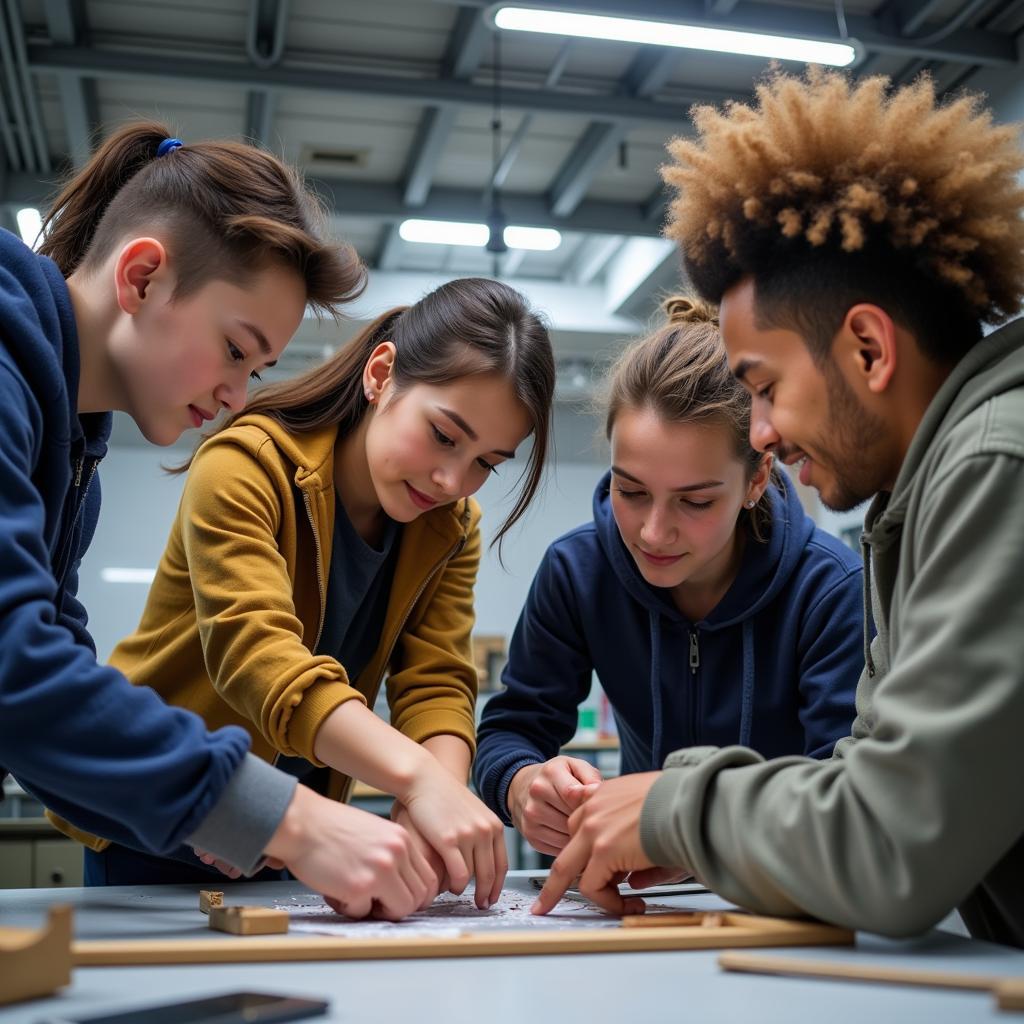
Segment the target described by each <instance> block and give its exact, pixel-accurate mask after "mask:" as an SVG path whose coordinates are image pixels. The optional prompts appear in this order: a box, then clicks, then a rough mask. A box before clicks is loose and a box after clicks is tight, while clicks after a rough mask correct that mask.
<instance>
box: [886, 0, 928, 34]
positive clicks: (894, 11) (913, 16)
mask: <svg viewBox="0 0 1024 1024" xmlns="http://www.w3.org/2000/svg"><path fill="white" fill-rule="evenodd" d="M944 5H945V0H889V2H888V3H887V4H885V6H884V7H883V8H882V10H881V11H880V12H879V15H878V17H879V20H881V21H882V22H883V23H884V22H885V21H886V20H887V19H891V21H892V24H893V25H894V26H895V28H896V30H897V31H898V32H899V33H900V34H901V35H904V36H912V35H914V34H915V33H916V32H920V31H921V29H922V28H923V27H924V24H925V22H926V21H927V20H928V19H929V18H930V17H931V16H932V15H933V14H935V13H936V12H937V11H939V10H940V9H941V8H942V7H943V6H944Z"/></svg>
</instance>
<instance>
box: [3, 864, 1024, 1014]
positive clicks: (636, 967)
mask: <svg viewBox="0 0 1024 1024" xmlns="http://www.w3.org/2000/svg"><path fill="white" fill-rule="evenodd" d="M533 874H535V872H513V873H510V875H509V878H508V881H507V882H506V888H522V889H523V890H524V891H529V892H531V893H532V892H534V891H535V890H533V889H532V888H531V887H530V885H529V876H530V875H533ZM198 888H199V887H198V886H194V885H192V886H187V885H182V886H124V887H117V888H107V889H100V888H96V889H13V890H5V891H0V923H2V924H4V925H9V926H33V927H39V926H41V925H42V923H43V921H44V918H45V914H46V909H47V907H48V906H50V905H52V904H56V903H67V904H71V905H72V906H74V907H75V932H76V935H77V937H79V938H83V939H99V938H127V937H138V938H156V937H163V938H197V937H202V936H208V935H209V932H208V931H207V929H206V927H205V920H204V919H203V918H202V917H201V916H200V915H199V914H198V912H197V896H196V893H197V890H198ZM218 888H223V889H224V890H225V892H226V893H227V896H228V900H229V901H230V902H232V903H235V902H241V901H242V900H244V902H246V903H263V904H267V905H271V904H273V902H274V900H275V899H280V898H281V897H285V898H287V897H289V896H292V895H297V894H299V893H304V892H306V890H305V889H304V887H303V886H301V885H300V884H299V883H295V882H268V883H258V884H256V883H249V884H244V885H243V884H237V883H230V882H225V883H224V884H223V885H222V886H218ZM659 902H663V903H664V902H670V903H675V904H677V905H678V906H680V907H681V908H686V909H712V908H716V907H719V906H721V905H722V904H721V902H720V901H719V900H717V898H716V897H713V896H697V897H692V896H691V897H678V898H673V899H669V900H660V901H659ZM761 952H764V953H766V954H768V955H779V956H799V957H802V958H818V959H824V960H829V961H849V960H855V961H856V962H865V963H867V962H870V963H876V964H877V963H884V964H885V965H888V966H901V967H914V968H919V969H927V970H936V971H948V972H962V973H972V974H992V975H1006V976H1016V977H1024V953H1021V952H1018V951H1015V950H1012V949H1007V948H1004V947H1000V946H995V945H990V944H987V943H983V942H975V941H972V940H969V939H966V938H962V937H960V936H957V935H953V934H950V933H947V932H941V931H933V932H931V933H929V934H928V935H926V936H924V937H922V938H921V939H918V940H915V941H901V942H894V941H890V940H886V939H881V938H878V937H877V936H870V935H864V934H859V935H858V936H857V947H856V949H851V948H844V947H828V948H824V947H818V948H791V949H779V950H762V951H761ZM717 956H718V952H717V951H714V950H708V951H693V952H670V953H662V952H653V953H652V952H647V953H602V954H584V955H573V956H529V957H484V958H453V959H420V960H389V961H335V962H319V963H281V964H259V963H255V964H211V965H205V966H195V965H190V966H157V967H80V968H76V969H75V971H74V974H73V979H72V984H71V985H70V986H68V987H67V988H65V989H64V990H63V991H62V992H61V993H59V994H58V995H57V996H55V997H52V998H49V999H39V1000H33V1001H31V1002H27V1003H20V1004H15V1005H12V1006H7V1007H0V1024H30V1022H31V1024H37V1022H41V1021H45V1020H46V1019H47V1018H48V1017H53V1016H64V1017H66V1016H88V1015H92V1014H101V1013H113V1012H119V1011H122V1010H128V1009H134V1008H137V1007H141V1006H145V1005H147V1004H156V1003H160V1002H167V1001H174V1000H182V999H189V998H198V997H200V996H205V995H214V994H219V993H223V992H228V991H233V990H243V989H248V990H254V991H269V992H275V993H282V994H289V995H301V996H309V997H315V998H320V999H326V1000H329V1001H330V1003H331V1011H330V1013H329V1015H328V1016H327V1017H321V1018H313V1019H314V1020H316V1019H319V1020H324V1021H337V1022H342V1021H347V1022H350V1024H372V1022H377V1021H379V1022H389V1024H390V1022H396V1021H402V1022H409V1024H412V1022H415V1024H435V1022H436V1024H456V1022H463V1021H465V1022H473V1024H480V1022H486V1024H547V1022H549V1021H557V1022H568V1021H581V1022H599V1021H609V1022H615V1024H630V1022H643V1024H658V1022H662V1021H664V1022H669V1021H671V1022H674V1024H678V1022H694V1024H698V1022H699V1024H719V1022H721V1024H748V1022H749V1024H754V1022H771V1024H794V1022H799V1021H814V1022H826V1024H844V1022H847V1021H849V1022H851V1024H854V1022H856V1024H883V1022H887V1021H899V1022H901V1024H902V1022H917V1021H922V1022H925V1021H927V1022H929V1024H944V1022H949V1024H970V1022H973V1021H1004V1022H1007V1024H1010V1022H1012V1021H1014V1020H1015V1019H1020V1020H1021V1021H1022V1022H1024V1014H1010V1013H1003V1012H1000V1011H998V1010H997V1009H996V1008H995V1004H994V1000H993V998H992V997H991V996H990V995H988V994H986V993H980V992H958V991H950V990H941V989H928V988H912V987H908V986H896V985H882V984H875V983H864V982H840V981H831V980H810V979H807V980H805V979H793V978H783V977H773V976H766V975H752V974H734V973H727V972H724V971H722V970H720V969H719V968H718V966H717V964H716V958H717Z"/></svg>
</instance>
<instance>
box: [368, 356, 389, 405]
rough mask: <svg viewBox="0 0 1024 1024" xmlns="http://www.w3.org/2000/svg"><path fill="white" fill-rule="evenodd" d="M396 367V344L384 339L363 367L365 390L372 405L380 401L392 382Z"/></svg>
mask: <svg viewBox="0 0 1024 1024" xmlns="http://www.w3.org/2000/svg"><path fill="white" fill-rule="evenodd" d="M394 367H395V344H394V342H392V341H382V342H381V343H380V344H379V345H378V346H377V347H376V348H375V349H374V350H373V351H372V352H371V353H370V358H369V359H367V360H366V365H365V366H364V367H363V391H364V392H365V393H366V400H367V401H368V402H369V403H370V405H376V404H377V403H379V402H380V400H381V398H382V397H383V396H384V393H385V392H386V391H387V389H388V386H389V385H390V383H391V374H392V371H393V370H394Z"/></svg>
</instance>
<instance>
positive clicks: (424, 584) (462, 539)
mask: <svg viewBox="0 0 1024 1024" xmlns="http://www.w3.org/2000/svg"><path fill="white" fill-rule="evenodd" d="M465 546H466V538H465V537H460V538H459V539H458V540H457V541H456V542H455V545H454V546H453V547H452V548H450V549H449V550H448V552H447V554H445V555H444V556H443V557H442V558H441V559H440V560H438V561H437V562H435V563H434V566H433V568H432V569H431V570H430V572H429V573H427V575H426V576H425V577H424V579H423V582H422V583H420V585H419V587H418V588H417V590H416V593H415V594H414V595H413V598H412V600H411V601H410V602H409V603H408V605H406V608H405V611H404V612H403V613H402V617H401V619H399V621H398V629H396V630H395V632H394V635H393V636H392V638H391V645H390V646H389V647H388V654H387V657H386V658H385V659H384V668H383V669H381V673H380V675H379V676H377V679H376V681H375V682H374V684H373V696H374V700H376V698H377V691H378V690H379V689H380V681H381V680H382V679H383V678H384V672H385V671H386V669H387V665H388V662H390V661H391V654H392V652H393V651H394V649H395V644H397V643H398V638H399V636H401V633H402V630H403V629H404V628H405V624H406V622H407V621H408V619H409V616H410V615H411V614H412V610H413V608H415V607H416V602H417V601H418V600H419V599H420V597H422V596H423V591H424V590H426V589H427V586H428V585H429V583H430V581H431V580H432V579H433V578H434V576H435V575H436V574H437V571H438V570H439V569H440V568H441V566H443V565H445V564H446V563H447V562H449V561H451V560H452V559H453V558H454V557H455V556H456V555H457V554H458V553H459V552H460V551H461V550H462V549H463V548H464V547H465Z"/></svg>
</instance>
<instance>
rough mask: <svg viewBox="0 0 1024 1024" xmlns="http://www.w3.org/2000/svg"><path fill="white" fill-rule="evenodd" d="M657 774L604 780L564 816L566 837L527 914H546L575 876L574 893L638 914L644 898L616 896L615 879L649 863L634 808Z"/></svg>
mask: <svg viewBox="0 0 1024 1024" xmlns="http://www.w3.org/2000/svg"><path fill="white" fill-rule="evenodd" d="M658 777H659V773H658V772H643V773H640V774H637V775H623V776H622V777H621V778H618V779H609V780H608V781H607V782H603V783H602V784H601V785H600V786H599V787H598V788H597V790H596V791H595V792H594V793H593V794H592V795H591V796H590V797H588V799H587V800H586V801H584V803H583V804H582V805H581V806H580V807H579V808H578V809H577V810H575V811H574V812H573V813H572V814H571V815H570V817H569V833H570V836H571V838H570V840H569V843H568V845H567V846H566V847H565V849H564V850H562V852H561V853H560V854H559V855H558V858H557V859H556V860H555V863H554V864H553V865H552V867H551V874H550V876H549V877H548V880H547V882H546V883H545V885H544V888H543V889H542V890H541V892H540V895H539V896H538V897H537V901H536V902H535V903H534V905H533V907H532V912H533V913H535V914H546V913H548V911H550V910H551V909H552V908H553V907H554V906H555V904H556V903H558V901H559V900H560V899H561V898H562V896H563V895H564V894H565V891H566V889H568V888H569V886H570V885H571V884H572V883H573V880H574V879H575V878H576V876H577V875H579V890H580V892H581V893H582V894H583V895H584V896H586V897H587V898H588V899H590V900H593V901H594V902H595V903H596V904H597V905H598V906H600V907H601V908H603V909H604V910H607V911H608V912H609V913H611V914H620V915H621V914H642V913H643V912H644V910H645V905H644V901H643V900H642V899H640V897H638V896H626V897H623V896H620V895H619V888H618V883H619V881H620V880H621V879H622V878H623V876H624V875H626V874H628V873H629V872H632V871H643V870H645V869H651V868H654V867H655V865H654V863H653V862H652V861H651V860H649V859H648V857H647V855H646V854H645V853H644V851H643V847H642V846H641V845H640V812H641V809H642V808H643V804H644V800H645V799H646V798H647V794H648V792H649V791H650V789H651V786H653V785H654V783H655V781H656V780H657V779H658ZM677 870H681V869H677Z"/></svg>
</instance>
